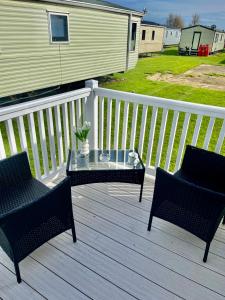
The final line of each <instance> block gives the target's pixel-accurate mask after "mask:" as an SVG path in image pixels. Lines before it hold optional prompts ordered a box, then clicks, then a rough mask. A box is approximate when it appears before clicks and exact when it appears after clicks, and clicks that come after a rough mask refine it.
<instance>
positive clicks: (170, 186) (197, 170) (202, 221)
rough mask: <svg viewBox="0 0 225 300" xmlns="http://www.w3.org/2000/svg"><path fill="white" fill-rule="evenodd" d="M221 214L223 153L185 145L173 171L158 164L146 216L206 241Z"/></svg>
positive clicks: (224, 196) (224, 180) (224, 210)
mask: <svg viewBox="0 0 225 300" xmlns="http://www.w3.org/2000/svg"><path fill="white" fill-rule="evenodd" d="M224 214H225V157H224V156H222V155H219V154H216V153H213V152H209V151H206V150H202V149H199V148H196V147H193V146H187V148H186V152H185V155H184V159H183V163H182V166H181V169H180V170H179V171H178V172H176V173H175V174H174V175H172V174H169V173H167V172H165V171H164V170H162V169H160V168H158V169H157V172H156V181H155V190H154V196H153V202H152V208H151V213H150V218H149V224H148V230H150V229H151V224H152V218H153V216H155V217H158V218H161V219H164V220H166V221H168V222H171V223H173V224H175V225H177V226H180V227H182V228H183V229H185V230H187V231H189V232H191V233H192V234H194V235H196V236H197V237H199V238H200V239H202V240H203V241H205V242H206V249H205V254H204V258H203V261H204V262H206V260H207V256H208V251H209V247H210V243H211V241H212V239H213V237H214V235H215V232H216V230H217V228H218V226H219V224H220V222H221V219H222V218H223V216H224Z"/></svg>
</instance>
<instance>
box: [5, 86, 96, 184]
mask: <svg viewBox="0 0 225 300" xmlns="http://www.w3.org/2000/svg"><path fill="white" fill-rule="evenodd" d="M90 93H91V89H90V88H84V89H80V90H77V91H73V92H68V93H64V94H61V95H56V96H50V97H46V98H43V99H39V100H34V101H31V102H26V103H22V104H18V105H12V106H9V107H5V108H1V109H0V158H1V159H3V158H5V157H6V156H8V155H13V154H16V153H17V152H20V151H26V152H27V153H28V156H29V160H30V163H31V166H32V169H33V170H34V172H35V175H36V177H37V178H38V179H42V180H44V179H46V178H48V179H49V178H50V177H51V176H54V175H55V174H56V173H57V172H59V171H60V170H61V169H62V168H63V166H64V165H65V162H66V158H67V151H68V149H69V147H70V146H73V147H75V146H76V141H75V138H74V134H73V129H74V128H76V126H80V124H81V122H82V120H83V118H84V112H85V107H84V106H85V103H86V102H87V97H88V96H90Z"/></svg>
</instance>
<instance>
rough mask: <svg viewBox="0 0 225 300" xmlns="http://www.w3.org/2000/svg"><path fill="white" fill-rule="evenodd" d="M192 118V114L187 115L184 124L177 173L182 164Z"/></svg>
mask: <svg viewBox="0 0 225 300" xmlns="http://www.w3.org/2000/svg"><path fill="white" fill-rule="evenodd" d="M190 116H191V115H190V113H186V114H185V118H184V124H183V129H182V134H181V139H180V144H179V148H178V154H177V159H176V166H175V171H177V170H178V168H179V166H180V163H181V159H182V154H183V151H184V146H185V140H186V137H187V132H188V127H189V121H190Z"/></svg>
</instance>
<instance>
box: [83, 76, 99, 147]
mask: <svg viewBox="0 0 225 300" xmlns="http://www.w3.org/2000/svg"><path fill="white" fill-rule="evenodd" d="M85 87H86V88H91V94H90V96H88V97H87V102H86V120H85V121H88V122H91V131H90V133H89V144H90V149H98V97H97V96H95V92H94V89H95V88H97V87H98V81H96V80H87V81H85Z"/></svg>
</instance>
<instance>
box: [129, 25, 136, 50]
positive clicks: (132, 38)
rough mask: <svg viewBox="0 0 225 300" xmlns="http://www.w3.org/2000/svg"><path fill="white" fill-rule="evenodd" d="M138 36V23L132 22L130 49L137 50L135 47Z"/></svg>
mask: <svg viewBox="0 0 225 300" xmlns="http://www.w3.org/2000/svg"><path fill="white" fill-rule="evenodd" d="M136 36H137V23H132V27H131V41H130V51H135V48H136Z"/></svg>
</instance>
